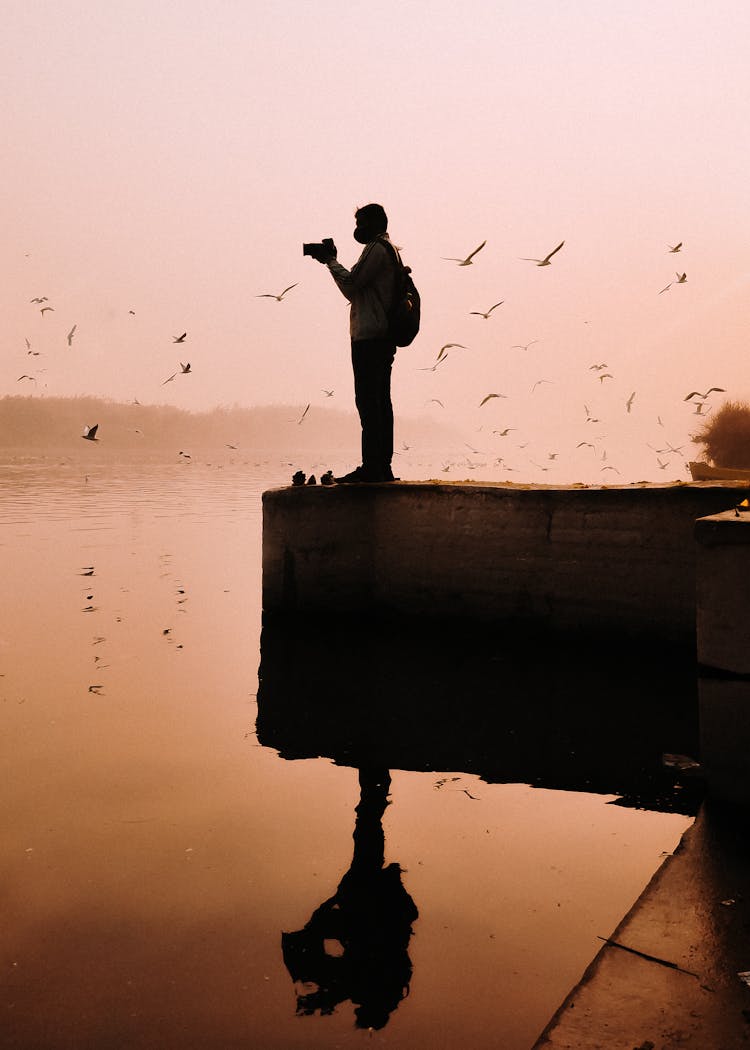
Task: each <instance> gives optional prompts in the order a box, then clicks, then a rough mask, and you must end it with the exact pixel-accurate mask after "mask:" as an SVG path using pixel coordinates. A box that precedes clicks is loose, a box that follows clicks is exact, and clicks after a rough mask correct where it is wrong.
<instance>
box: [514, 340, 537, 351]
mask: <svg viewBox="0 0 750 1050" xmlns="http://www.w3.org/2000/svg"><path fill="white" fill-rule="evenodd" d="M538 342H539V340H538V339H532V340H531V342H530V343H526V345H525V346H524V345H523V344H521V343H516V344H515V346H512V347H511V350H528V349H529V347H530V346H533V345H534V343H538Z"/></svg>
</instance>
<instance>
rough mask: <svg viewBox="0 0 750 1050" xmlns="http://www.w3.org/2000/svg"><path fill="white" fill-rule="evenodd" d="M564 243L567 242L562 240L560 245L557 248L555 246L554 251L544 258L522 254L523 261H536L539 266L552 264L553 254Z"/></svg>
mask: <svg viewBox="0 0 750 1050" xmlns="http://www.w3.org/2000/svg"><path fill="white" fill-rule="evenodd" d="M564 244H565V241H560V243H559V244H558V246H557V247H556V248H553V249H552V251H551V252H550V253H549V255H545V256H544V258H543V259H527V258H525V257H524V256H522V257H521V261H522V262H534V263H536V264H537V266H550V265H551V263H550V260H551V258H552V256H553V255H554V254H555V252H559V251H560V249H561V248H562V246H563V245H564Z"/></svg>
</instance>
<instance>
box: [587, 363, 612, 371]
mask: <svg viewBox="0 0 750 1050" xmlns="http://www.w3.org/2000/svg"><path fill="white" fill-rule="evenodd" d="M605 368H609V365H606V364H601V365H589V372H603V371H604V369H605Z"/></svg>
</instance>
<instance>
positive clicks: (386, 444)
mask: <svg viewBox="0 0 750 1050" xmlns="http://www.w3.org/2000/svg"><path fill="white" fill-rule="evenodd" d="M395 353H396V347H395V345H394V344H393V343H392V342H390V341H389V340H388V339H358V340H357V341H356V342H354V341H352V368H353V369H354V401H355V403H356V405H357V411H358V412H359V419H360V422H361V424H362V467H363V469H364V471H365V473H366V474H372V475H374V476H376V477H384V478H387V477H389V476H390V474H391V459H392V458H393V405H392V404H391V366H392V364H393V358H394V356H395Z"/></svg>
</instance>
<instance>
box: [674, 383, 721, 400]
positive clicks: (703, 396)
mask: <svg viewBox="0 0 750 1050" xmlns="http://www.w3.org/2000/svg"><path fill="white" fill-rule="evenodd" d="M714 391H716V393H717V394H726V390H725V389H724V387H723V386H711V387H709V388H708V390H707V391H706V392H705V394H701V393H700V391H698V390H691V391H690V393H689V394H688V396H687V397H686V398H683V400H684V401H689V400H690V398H691V397H699V398H700V399H701V400H702V401H705V400H706V398H707V397H708V395H709V394H712V393H713V392H714Z"/></svg>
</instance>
